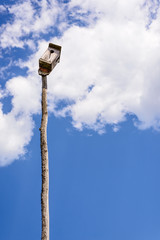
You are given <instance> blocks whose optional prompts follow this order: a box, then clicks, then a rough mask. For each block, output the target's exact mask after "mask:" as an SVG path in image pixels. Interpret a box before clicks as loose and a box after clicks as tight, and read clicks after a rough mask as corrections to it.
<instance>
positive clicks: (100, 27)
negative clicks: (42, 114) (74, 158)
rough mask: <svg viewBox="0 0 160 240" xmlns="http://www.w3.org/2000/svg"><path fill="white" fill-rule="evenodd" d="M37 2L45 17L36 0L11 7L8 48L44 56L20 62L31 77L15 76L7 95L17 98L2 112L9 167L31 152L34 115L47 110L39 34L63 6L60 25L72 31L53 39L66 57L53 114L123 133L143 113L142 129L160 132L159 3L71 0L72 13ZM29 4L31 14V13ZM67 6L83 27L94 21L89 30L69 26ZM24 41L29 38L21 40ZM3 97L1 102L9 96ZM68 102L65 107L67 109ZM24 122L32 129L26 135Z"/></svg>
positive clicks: (52, 81)
mask: <svg viewBox="0 0 160 240" xmlns="http://www.w3.org/2000/svg"><path fill="white" fill-rule="evenodd" d="M36 3H37V4H39V9H40V11H39V12H36V9H35V8H34V5H33V4H32V2H31V1H29V0H27V1H25V2H22V3H20V4H15V5H13V6H12V7H9V11H10V13H12V14H13V15H14V21H13V23H7V24H6V25H3V26H2V27H1V32H2V38H1V46H2V47H3V48H5V47H7V46H9V45H10V46H11V47H14V46H17V47H23V46H24V44H28V46H30V48H32V49H37V51H36V52H35V53H34V54H33V55H31V56H30V57H29V59H28V60H27V61H26V62H25V61H23V60H21V61H20V62H18V65H19V66H20V67H21V68H23V67H27V68H28V76H27V77H26V78H24V77H21V76H18V77H14V78H12V79H10V80H9V81H8V82H7V84H6V91H7V92H8V94H10V95H12V97H13V98H12V105H13V107H12V110H11V112H10V113H8V114H7V115H5V114H3V112H2V110H1V118H2V122H3V128H2V127H1V129H0V132H2V134H0V142H1V148H0V154H1V155H2V156H3V158H2V159H3V162H2V163H0V164H1V165H4V164H8V163H9V162H11V161H12V160H13V159H14V158H18V157H19V156H21V155H22V154H24V153H25V146H26V145H27V144H28V143H29V141H30V139H31V136H32V129H33V122H32V119H31V116H32V114H36V113H39V111H40V91H41V82H40V77H39V76H38V75H37V70H38V59H39V57H40V56H41V55H42V53H43V52H44V51H45V49H46V47H47V45H48V42H47V41H45V40H42V39H39V38H38V37H37V36H38V35H39V34H40V33H42V32H43V33H45V32H47V30H48V29H50V27H52V26H53V25H54V23H55V22H56V19H57V16H60V7H62V8H61V11H62V14H61V15H62V16H61V18H60V21H59V25H57V27H59V29H61V30H62V29H63V31H64V30H65V31H64V33H63V35H62V37H61V38H59V39H58V38H55V37H54V33H53V34H51V35H50V36H51V38H50V41H51V42H54V43H57V44H61V45H62V55H61V62H60V64H58V65H57V67H56V68H55V69H54V74H51V75H50V76H49V77H48V86H49V87H48V92H49V96H48V97H49V110H50V111H53V112H54V114H55V115H61V116H63V117H64V116H66V115H68V114H69V115H70V116H71V117H72V120H73V121H72V122H73V125H74V127H76V128H77V129H79V130H83V128H84V127H87V128H92V129H94V130H95V131H98V132H99V133H100V134H102V133H104V131H105V130H104V128H105V126H106V124H110V125H111V126H112V127H113V131H115V132H116V131H118V130H119V128H120V127H119V123H120V122H122V121H125V119H126V114H134V115H136V116H137V119H138V120H139V122H138V123H137V122H136V123H135V125H136V126H138V127H139V128H141V129H146V128H149V127H153V128H155V129H159V127H160V108H159V106H160V97H159V96H160V94H159V92H160V81H159V76H160V68H159V62H160V27H159V21H160V10H159V5H158V3H157V1H149V0H148V1H143V0H131V1H125V0H122V1H118V0H114V1H106V0H105V1H104V0H85V1H84V0H76V1H75V0H71V1H70V2H69V4H66V6H68V8H67V7H66V8H65V7H64V6H62V5H58V3H55V1H50V2H49V1H46V0H43V1H40V2H39V1H36ZM23 4H24V5H25V8H27V9H28V10H27V11H26V12H25V14H24V15H23V11H22V10H21V9H22V6H23V7H24V5H23ZM76 6H79V8H75V7H76ZM64 9H66V10H67V9H69V10H68V11H69V12H68V14H70V16H71V12H72V10H74V11H75V12H74V13H73V14H72V18H73V19H74V18H75V19H76V21H77V19H78V18H79V19H80V20H82V19H83V23H86V22H87V21H88V25H86V26H84V27H79V26H76V24H75V23H74V21H73V24H71V25H70V27H68V26H69V23H68V22H67V21H68V19H67V12H65V13H64ZM95 16H96V17H97V19H96V20H94V18H95ZM153 16H154V20H153V19H152V18H151V17H153ZM44 19H45V21H44ZM64 19H65V21H66V22H64ZM84 19H85V21H84ZM93 20H94V21H93ZM93 23H94V24H93ZM29 33H32V34H33V37H32V38H31V39H28V38H27V36H28V34H29ZM9 36H10V38H9ZM22 37H26V39H25V40H24V41H22V39H21V38H22ZM8 38H9V39H8ZM7 39H8V40H7ZM35 39H36V40H35ZM0 94H1V95H0V96H1V97H2V96H3V94H2V91H1V92H0ZM61 101H65V104H64V107H63V108H61V109H60V108H58V104H59V102H61ZM4 123H5V124H4ZM20 123H21V124H20ZM14 125H15V128H14V130H13V129H12V128H13V126H14ZM24 125H26V126H27V131H24V132H23V131H22V129H23V127H24ZM8 126H9V127H8ZM7 129H9V130H7ZM21 131H22V132H21ZM5 135H7V138H6V141H5V142H3V141H2V140H3V138H4V136H5ZM9 136H11V139H13V138H14V137H16V139H17V140H16V141H14V144H15V145H12V141H8V139H9ZM7 142H8V143H9V144H8V145H7ZM3 146H4V147H3ZM8 149H10V150H8ZM6 159H7V160H6Z"/></svg>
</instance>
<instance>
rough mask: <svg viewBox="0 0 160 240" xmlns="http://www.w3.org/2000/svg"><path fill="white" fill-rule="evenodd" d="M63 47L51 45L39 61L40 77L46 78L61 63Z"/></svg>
mask: <svg viewBox="0 0 160 240" xmlns="http://www.w3.org/2000/svg"><path fill="white" fill-rule="evenodd" d="M60 55H61V46H58V45H55V44H53V43H49V46H48V49H47V50H46V51H45V52H44V54H43V55H42V57H41V58H40V59H39V70H38V73H39V75H42V76H46V75H48V74H50V72H51V71H52V70H53V68H54V67H55V66H56V65H57V63H59V62H60Z"/></svg>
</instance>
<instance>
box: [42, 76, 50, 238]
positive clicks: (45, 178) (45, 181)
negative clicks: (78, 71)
mask: <svg viewBox="0 0 160 240" xmlns="http://www.w3.org/2000/svg"><path fill="white" fill-rule="evenodd" d="M47 122H48V111H47V76H43V75H42V120H41V128H40V133H41V161H42V192H41V213H42V235H41V240H49V167H48V146H47Z"/></svg>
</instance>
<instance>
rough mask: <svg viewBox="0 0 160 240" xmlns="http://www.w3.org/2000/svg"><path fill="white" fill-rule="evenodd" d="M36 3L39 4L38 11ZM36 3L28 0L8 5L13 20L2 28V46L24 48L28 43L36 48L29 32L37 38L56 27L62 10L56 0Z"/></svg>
mask: <svg viewBox="0 0 160 240" xmlns="http://www.w3.org/2000/svg"><path fill="white" fill-rule="evenodd" d="M34 4H37V7H38V11H36V7H35V6H34ZM34 4H33V3H32V1H31V0H26V1H24V2H18V3H17V4H14V5H12V6H8V11H9V13H10V14H11V15H12V21H11V22H8V23H7V24H4V25H2V26H1V28H0V32H1V39H0V45H1V47H2V48H7V47H19V48H23V47H24V45H28V46H29V47H33V49H34V45H33V42H31V40H30V39H28V38H27V37H28V36H29V34H32V38H33V39H34V38H35V39H36V38H37V37H39V34H41V33H43V34H45V33H47V32H48V31H49V30H50V28H51V27H52V28H53V27H54V25H55V23H56V21H57V17H58V14H59V11H60V9H59V6H58V4H57V3H56V1H50V2H48V1H47V0H41V1H35V2H34ZM24 38H26V39H24Z"/></svg>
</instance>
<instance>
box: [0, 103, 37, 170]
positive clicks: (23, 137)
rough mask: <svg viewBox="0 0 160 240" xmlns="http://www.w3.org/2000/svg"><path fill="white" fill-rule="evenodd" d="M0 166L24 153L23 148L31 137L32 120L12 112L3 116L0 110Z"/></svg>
mask: <svg viewBox="0 0 160 240" xmlns="http://www.w3.org/2000/svg"><path fill="white" fill-rule="evenodd" d="M0 121H1V124H0V133H1V134H0V156H1V157H0V166H5V165H8V164H10V163H11V162H13V160H15V159H18V158H19V157H20V156H22V155H24V154H25V153H26V149H25V146H26V145H28V143H29V142H30V140H31V137H32V135H33V132H32V130H33V126H34V124H33V121H32V118H31V117H29V116H27V115H24V114H21V115H17V116H16V115H14V114H13V112H11V113H8V114H3V112H2V106H1V109H0Z"/></svg>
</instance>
